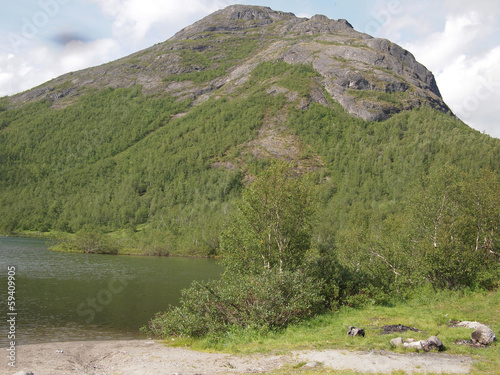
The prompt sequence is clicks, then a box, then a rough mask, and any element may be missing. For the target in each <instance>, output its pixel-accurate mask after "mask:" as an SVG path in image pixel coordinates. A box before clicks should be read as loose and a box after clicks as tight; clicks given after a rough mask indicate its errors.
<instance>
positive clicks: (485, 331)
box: [471, 324, 496, 345]
mask: <svg viewBox="0 0 500 375" xmlns="http://www.w3.org/2000/svg"><path fill="white" fill-rule="evenodd" d="M471 340H472V342H473V343H474V344H477V343H478V344H481V345H489V344H491V343H492V342H493V341H495V340H496V335H495V332H493V330H492V329H491V328H489V327H487V326H485V325H483V324H482V325H480V326H478V327H477V328H476V330H475V331H474V332H472V334H471Z"/></svg>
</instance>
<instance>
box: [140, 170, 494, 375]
mask: <svg viewBox="0 0 500 375" xmlns="http://www.w3.org/2000/svg"><path fill="white" fill-rule="evenodd" d="M292 170H293V169H289V167H287V165H285V164H281V165H273V166H271V167H270V168H269V169H267V170H266V171H265V172H264V173H262V175H261V176H260V177H258V178H257V180H256V181H255V182H254V183H252V184H251V185H250V186H249V187H248V188H247V189H246V190H245V191H244V192H243V195H242V201H241V202H240V204H239V209H238V211H237V212H236V213H235V215H234V217H233V220H232V221H231V224H230V225H229V229H228V230H227V231H226V232H224V233H223V234H222V247H223V249H224V250H225V254H226V255H225V257H224V263H225V265H226V270H225V273H224V274H223V276H222V278H221V279H220V280H217V281H210V282H206V283H197V282H195V283H193V284H192V286H191V287H190V288H189V289H186V290H184V291H183V295H182V298H181V304H180V306H176V307H170V308H169V309H168V310H167V311H166V312H164V313H159V314H158V315H157V316H155V317H154V318H153V319H152V320H151V322H150V323H149V325H148V327H147V328H144V330H145V331H146V332H148V333H149V334H152V335H155V336H157V337H161V338H168V340H167V341H166V343H167V344H168V345H174V346H184V345H190V346H191V347H192V348H195V349H205V350H207V349H210V350H213V349H216V350H222V351H228V352H233V353H254V352H268V351H275V352H276V351H277V352H282V351H284V350H285V351H289V350H294V349H295V350H298V349H326V348H335V349H340V348H342V349H352V350H396V351H398V352H406V349H404V348H397V349H393V348H392V347H391V344H390V340H391V339H392V338H395V337H399V336H402V337H403V338H404V339H406V338H412V339H416V340H425V339H427V338H428V337H429V336H438V337H439V338H440V340H441V341H442V342H443V343H444V349H443V350H444V351H445V352H446V353H447V354H467V355H471V356H474V357H475V358H476V360H479V361H478V362H476V363H475V373H478V374H493V373H495V371H496V368H497V366H498V365H499V364H500V362H499V358H500V357H499V356H498V348H497V346H496V345H495V344H492V345H490V348H489V350H486V351H485V350H484V349H483V351H481V350H480V349H477V348H471V347H468V346H465V345H458V344H457V342H458V341H460V340H467V339H469V338H470V334H471V330H470V329H465V328H454V327H452V325H451V324H450V321H457V320H479V321H481V322H483V323H485V324H487V325H489V326H490V327H491V328H492V329H493V330H498V328H499V327H500V320H499V319H498V317H497V316H496V315H494V316H492V315H491V311H497V310H498V309H499V308H500V298H499V293H500V292H499V290H498V289H497V290H496V291H493V292H488V291H486V290H485V289H486V288H487V287H490V288H492V281H495V280H496V281H498V280H499V274H498V258H497V257H495V256H491V254H490V251H491V250H490V249H492V248H495V249H496V247H495V245H493V242H494V238H495V237H496V234H495V233H494V231H492V227H491V226H490V224H492V226H493V227H495V226H496V225H497V224H498V206H496V204H495V203H493V202H492V201H491V199H493V200H496V199H498V194H497V192H498V186H496V185H494V184H495V183H497V182H495V181H492V180H491V178H492V176H491V174H490V173H486V174H483V175H482V177H481V179H480V180H474V181H467V180H464V179H462V178H460V176H458V177H455V180H456V181H459V183H458V185H456V184H453V183H451V182H450V181H449V180H448V179H447V178H449V175H447V174H446V173H445V174H444V177H443V181H445V182H444V185H442V186H439V183H440V182H443V181H438V182H436V183H434V182H432V183H433V184H436V186H434V187H432V188H430V187H429V186H425V187H424V189H423V190H422V192H423V194H427V195H428V196H427V199H426V200H423V201H422V198H421V197H420V196H415V197H414V198H413V199H414V200H415V202H417V203H415V206H416V211H415V212H416V213H423V215H422V217H423V218H422V220H421V221H419V220H418V219H416V218H415V217H414V216H412V215H410V217H409V220H410V222H408V224H410V223H411V224H412V225H413V226H414V227H415V231H416V232H417V233H418V235H417V236H416V237H413V236H408V237H407V244H406V246H411V247H412V248H413V251H412V253H408V252H405V251H400V252H398V253H397V254H396V259H397V260H399V261H400V263H399V265H402V264H405V265H406V266H407V267H411V266H413V265H414V264H417V265H418V266H419V267H416V268H414V269H412V270H411V274H410V273H408V274H404V273H403V271H400V269H396V268H395V267H394V266H393V265H391V264H390V263H389V261H393V259H389V260H388V255H387V254H384V255H380V254H376V257H377V258H381V259H382V260H383V262H380V263H379V264H376V263H374V262H371V263H370V262H369V259H366V258H364V257H363V255H362V254H358V253H354V254H353V255H352V258H351V259H355V261H357V262H358V267H357V268H356V269H353V268H349V262H347V263H345V264H344V265H341V264H340V262H339V260H338V259H336V257H337V256H338V255H339V254H338V252H336V251H335V249H329V250H326V249H323V251H319V250H318V249H311V248H310V245H311V241H310V240H311V238H310V227H309V223H310V219H311V217H312V213H313V210H312V208H313V207H314V204H313V200H312V197H313V194H312V193H313V191H312V190H311V189H310V188H311V184H310V181H308V180H307V176H302V177H297V176H293V173H292ZM451 175H452V176H454V175H453V174H451ZM426 182H427V181H426ZM469 182H470V183H471V184H469ZM490 188H491V190H489V189H490ZM434 189H437V190H434ZM461 189H463V190H461ZM451 191H454V192H455V194H457V195H455V194H453V193H450V192H451ZM492 192H495V193H494V194H493V195H491V194H490V193H492ZM443 194H445V195H446V197H447V198H446V199H443ZM462 194H463V195H462ZM431 197H432V198H431ZM478 198H480V199H479V200H478ZM448 199H449V200H450V203H449V205H448V203H447V202H446V201H447V200H448ZM433 200H435V201H436V202H439V204H438V207H434V206H433V205H432V204H430V205H429V202H432V201H433ZM469 201H471V202H473V203H472V205H471V206H468V202H469ZM482 204H484V205H485V206H484V207H482V206H481V205H482ZM492 205H493V206H496V207H492ZM423 206H428V207H429V210H428V211H426V210H424V209H423ZM450 208H453V209H454V210H453V212H454V215H452V217H450V216H448V215H449V214H450ZM455 209H456V210H457V211H455ZM468 209H473V210H479V211H481V212H482V213H484V214H483V215H481V216H480V217H477V216H476V215H473V216H472V217H467V218H466V217H465V216H467V214H466V212H468ZM435 214H437V215H438V216H439V217H438V218H435ZM464 215H465V216H464ZM473 218H476V221H475V222H474V223H472V224H471V223H470V221H469V220H470V219H473ZM427 220H430V222H432V224H433V225H432V228H431V229H432V230H431V233H428V232H426V231H425V230H424V232H425V233H421V230H422V228H423V229H428V228H427V226H426V225H425V222H426V221H427ZM490 220H492V221H490ZM493 222H494V223H495V224H493ZM237 228H240V230H239V231H238V230H237ZM436 228H437V229H436ZM470 230H472V231H473V232H474V233H473V235H474V237H475V238H470V237H469V235H471V233H469V231H470ZM478 232H479V233H480V234H479V236H478ZM450 234H451V238H450ZM429 235H430V236H431V241H432V242H433V243H432V247H433V248H434V251H433V250H429V249H427V248H426V249H424V250H423V251H422V253H419V250H418V249H419V248H420V247H421V246H422V243H425V242H426V241H427V240H428V236H429ZM484 235H485V237H484V242H482V241H483V236H484ZM464 236H465V237H464ZM392 238H393V239H394V241H395V242H396V241H397V240H400V239H401V236H400V235H398V234H392ZM478 238H480V240H478ZM284 239H289V242H288V245H289V246H286V247H282V246H280V244H281V245H282V241H283V240H284ZM419 240H420V241H419ZM446 241H451V242H452V243H454V245H455V246H454V249H450V248H447V247H446V244H447V242H446ZM471 241H472V244H473V243H476V248H473V247H472V248H471V247H470V246H468V245H470V242H471ZM492 241H493V242H492ZM495 243H496V242H495ZM436 244H437V245H436ZM386 246H387V247H385V248H384V247H381V249H385V250H386V251H391V250H392V254H393V255H394V254H395V253H396V250H400V246H401V245H400V244H396V245H393V246H395V248H392V249H391V248H390V245H388V244H386ZM424 247H425V245H424ZM282 249H284V250H285V251H286V252H287V255H288V261H281V259H282V258H281V256H282V252H281V250H282ZM455 249H456V250H455ZM436 252H437V253H438V254H439V255H441V254H442V253H443V252H444V253H446V255H445V256H443V257H441V256H435V253H436ZM306 253H307V255H308V257H305V256H304V255H305V254H306ZM385 256H387V258H385ZM455 257H460V260H461V261H455V259H456V258H455ZM364 262H368V264H369V265H368V266H365V264H363V263H364ZM478 262H479V263H481V266H480V268H481V269H479V268H478V269H476V270H473V268H474V267H475V266H476V263H478ZM464 267H466V269H464ZM419 268H422V269H421V270H420V269H419ZM443 270H444V272H443ZM490 271H493V272H494V273H496V274H495V275H494V276H492V275H489V276H492V277H489V276H488V277H489V278H490V279H489V280H488V281H487V282H486V283H483V282H484V281H485V280H486V279H487V278H488V277H485V274H488V272H490ZM419 273H420V274H422V275H424V277H423V278H422V281H421V282H420V283H418V279H419ZM394 275H395V276H394ZM398 276H399V277H400V278H405V277H406V278H409V277H412V278H413V280H414V281H413V283H400V282H398V280H397V278H398ZM379 278H382V279H383V278H391V279H392V284H393V285H394V287H395V288H396V289H397V292H398V293H399V294H398V293H394V292H396V290H391V288H390V287H388V285H385V286H384V285H383V283H381V282H380V280H377V279H379ZM438 281H439V282H438ZM417 283H418V284H417ZM464 287H468V289H464ZM457 288H461V290H460V291H459V292H457V291H452V290H451V289H457ZM472 290H473V292H471V291H472ZM391 292H392V293H391ZM401 292H404V294H405V296H406V299H403V298H401ZM370 293H371V294H370ZM335 302H337V303H335ZM359 307H362V308H359ZM400 324H402V325H407V326H410V327H415V328H417V329H418V332H413V331H408V332H406V333H392V334H384V333H383V332H382V328H383V326H384V325H400ZM351 325H355V326H357V327H363V328H364V329H365V331H366V333H367V334H366V336H364V337H355V338H352V337H348V336H346V331H347V329H348V327H349V326H351ZM276 373H277V374H283V373H290V374H292V373H293V374H295V373H298V374H300V373H303V372H302V370H301V366H295V367H293V368H292V367H288V368H285V369H282V370H279V371H277V372H276ZM313 373H329V372H326V370H325V369H320V370H317V371H315V372H313Z"/></svg>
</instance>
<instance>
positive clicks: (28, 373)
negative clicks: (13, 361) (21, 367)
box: [14, 371, 35, 375]
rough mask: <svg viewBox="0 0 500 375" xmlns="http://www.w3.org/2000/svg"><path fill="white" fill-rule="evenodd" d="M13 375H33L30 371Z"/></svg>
mask: <svg viewBox="0 0 500 375" xmlns="http://www.w3.org/2000/svg"><path fill="white" fill-rule="evenodd" d="M14 375H35V374H33V373H32V372H31V371H18V372H16V373H15V374H14Z"/></svg>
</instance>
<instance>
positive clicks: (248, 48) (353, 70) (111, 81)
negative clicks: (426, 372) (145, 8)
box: [13, 5, 449, 121]
mask: <svg viewBox="0 0 500 375" xmlns="http://www.w3.org/2000/svg"><path fill="white" fill-rule="evenodd" d="M266 62H268V63H269V62H271V63H276V62H286V63H288V64H290V65H296V64H302V65H307V66H310V67H312V69H314V71H315V72H316V73H317V77H315V78H311V80H312V85H311V87H313V88H314V89H313V91H314V92H315V94H314V95H312V94H311V95H310V100H312V101H316V102H318V103H321V104H323V105H328V102H329V100H327V99H328V96H330V97H331V99H333V100H334V101H336V102H337V103H339V104H341V105H342V106H343V107H344V109H345V110H346V111H347V112H349V113H351V114H352V115H355V116H357V117H361V118H363V119H365V120H375V121H380V120H384V119H387V118H389V117H390V116H392V115H393V114H395V113H398V112H400V111H402V110H407V109H412V108H416V107H420V106H422V105H430V106H432V107H434V108H437V109H439V110H442V111H445V112H448V111H449V109H448V107H447V106H446V104H445V103H444V101H443V99H442V98H441V95H440V93H439V89H438V87H437V84H436V81H435V79H434V76H433V74H432V73H431V72H430V71H429V70H427V69H426V68H425V67H424V66H423V65H422V64H420V63H419V62H417V61H416V59H415V57H414V56H413V55H412V54H411V53H410V52H408V51H406V50H405V49H403V48H401V47H400V46H398V45H396V44H394V43H392V42H390V41H388V40H386V39H379V38H373V37H371V36H369V35H367V34H364V33H361V32H358V31H356V30H354V29H353V27H352V25H351V24H349V22H347V21H346V20H343V19H340V20H333V19H329V18H328V17H326V16H324V15H315V16H313V17H311V18H301V17H296V16H295V15H294V14H293V13H286V12H280V11H275V10H272V9H271V8H268V7H261V6H247V5H231V6H228V7H226V8H224V9H221V10H219V11H216V12H214V13H212V14H211V15H209V16H207V17H205V18H203V19H201V20H199V21H198V22H195V23H194V24H192V25H191V26H188V27H186V28H184V29H183V30H181V31H179V32H178V33H177V34H176V35H175V36H173V37H172V38H170V39H169V40H167V41H166V42H164V43H160V44H158V45H155V46H153V47H151V48H148V49H146V50H144V51H140V52H137V53H135V54H133V55H131V56H128V57H125V58H123V59H120V60H117V61H115V62H111V63H108V64H105V65H102V66H99V67H95V68H90V69H86V70H83V71H80V72H76V73H69V74H66V75H64V76H61V77H59V78H57V79H55V80H53V81H51V82H48V83H46V84H44V85H41V86H39V87H37V88H35V89H33V90H30V91H28V92H25V93H23V94H20V95H17V96H16V97H14V98H13V101H14V102H16V101H17V102H25V101H32V100H37V99H39V98H47V99H49V100H51V101H53V102H54V105H56V106H58V105H59V103H62V104H61V105H62V106H65V105H68V103H71V100H69V98H71V97H73V96H77V95H80V94H81V93H82V92H84V91H85V89H89V88H90V89H96V88H97V89H100V88H103V87H113V88H116V87H130V86H132V85H140V86H142V90H143V92H144V93H146V94H150V93H151V94H157V93H162V94H168V95H173V96H175V97H178V98H179V99H181V98H192V99H194V100H193V103H194V104H193V105H196V104H197V103H200V101H203V100H206V99H207V98H208V97H210V96H212V95H214V94H215V95H228V94H229V95H231V93H232V92H234V91H235V90H238V88H239V87H241V85H242V84H244V83H245V82H248V80H249V79H250V77H251V74H252V71H253V69H255V68H256V67H257V66H258V65H259V64H261V63H266ZM266 85H270V87H271V86H272V87H275V86H276V85H275V84H274V82H266ZM271 91H273V90H271ZM274 91H276V90H274ZM282 91H283V88H278V89H277V92H282ZM289 94H290V95H289V97H296V95H295V94H293V93H289Z"/></svg>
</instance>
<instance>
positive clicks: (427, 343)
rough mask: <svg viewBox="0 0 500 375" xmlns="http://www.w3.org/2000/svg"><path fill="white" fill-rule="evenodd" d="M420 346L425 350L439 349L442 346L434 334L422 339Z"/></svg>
mask: <svg viewBox="0 0 500 375" xmlns="http://www.w3.org/2000/svg"><path fill="white" fill-rule="evenodd" d="M421 342H422V347H423V349H424V350H425V351H426V352H429V351H431V350H441V349H442V348H443V343H442V342H441V340H439V339H438V338H437V337H436V336H431V337H429V338H428V339H427V340H423V341H421Z"/></svg>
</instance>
